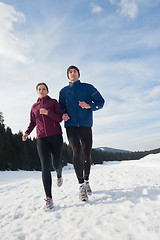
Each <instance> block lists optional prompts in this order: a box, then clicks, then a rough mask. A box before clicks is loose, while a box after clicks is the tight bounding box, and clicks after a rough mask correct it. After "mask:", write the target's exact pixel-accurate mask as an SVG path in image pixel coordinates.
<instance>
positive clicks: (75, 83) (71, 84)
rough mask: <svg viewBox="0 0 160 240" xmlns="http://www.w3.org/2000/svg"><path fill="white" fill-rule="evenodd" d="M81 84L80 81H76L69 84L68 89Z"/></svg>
mask: <svg viewBox="0 0 160 240" xmlns="http://www.w3.org/2000/svg"><path fill="white" fill-rule="evenodd" d="M80 83H81V82H80V80H78V81H76V82H73V83H72V82H69V86H70V87H73V86H77V85H79V84H80Z"/></svg>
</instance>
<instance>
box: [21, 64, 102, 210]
mask: <svg viewBox="0 0 160 240" xmlns="http://www.w3.org/2000/svg"><path fill="white" fill-rule="evenodd" d="M67 77H68V79H69V85H68V86H66V87H64V88H63V89H61V91H60V94H59V103H58V102H57V100H55V99H52V98H50V97H49V96H48V93H49V90H48V86H47V85H46V84H45V83H38V84H37V86H36V90H37V94H38V96H39V98H38V100H37V102H36V103H35V104H33V106H32V108H31V112H30V124H29V126H28V128H27V130H26V132H25V134H24V135H23V137H22V140H23V141H26V140H27V137H28V136H29V134H30V133H31V132H32V130H33V129H34V127H35V126H36V133H37V150H38V154H39V158H40V161H41V168H42V180H43V186H44V191H45V195H46V199H45V201H46V204H45V207H44V210H46V211H49V210H51V209H52V208H53V200H52V190H51V186H52V178H51V169H50V164H51V163H52V166H53V168H54V169H55V171H56V174H57V186H58V187H60V186H62V183H63V178H62V165H61V160H62V147H63V138H62V130H61V126H60V122H61V121H62V120H64V123H65V128H66V133H67V137H68V141H69V143H70V145H71V147H72V151H73V165H74V169H75V173H76V176H77V179H78V182H79V185H80V186H79V198H80V200H81V201H87V200H88V195H91V194H92V190H91V188H90V185H89V175H90V169H91V149H92V125H93V111H96V110H98V109H101V108H102V107H103V105H104V99H103V97H102V96H101V94H100V93H99V91H98V90H97V89H96V88H95V87H94V86H93V85H91V84H88V83H82V82H81V81H80V80H79V78H80V71H79V69H78V68H77V67H76V66H70V67H69V68H68V69H67Z"/></svg>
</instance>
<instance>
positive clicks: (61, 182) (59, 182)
mask: <svg viewBox="0 0 160 240" xmlns="http://www.w3.org/2000/svg"><path fill="white" fill-rule="evenodd" d="M62 184H63V178H62V177H61V178H57V186H58V187H61V186H62Z"/></svg>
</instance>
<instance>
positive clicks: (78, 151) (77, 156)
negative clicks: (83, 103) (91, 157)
mask: <svg viewBox="0 0 160 240" xmlns="http://www.w3.org/2000/svg"><path fill="white" fill-rule="evenodd" d="M66 132H67V137H68V141H69V143H70V145H71V147H72V151H73V165H74V169H75V172H76V176H77V179H78V182H79V183H80V184H82V183H83V182H84V179H83V159H82V147H81V143H80V138H79V131H78V127H66Z"/></svg>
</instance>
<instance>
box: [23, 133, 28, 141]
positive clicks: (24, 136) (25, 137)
mask: <svg viewBox="0 0 160 240" xmlns="http://www.w3.org/2000/svg"><path fill="white" fill-rule="evenodd" d="M27 138H28V134H24V135H23V136H22V141H23V142H25V141H26V140H27Z"/></svg>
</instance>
